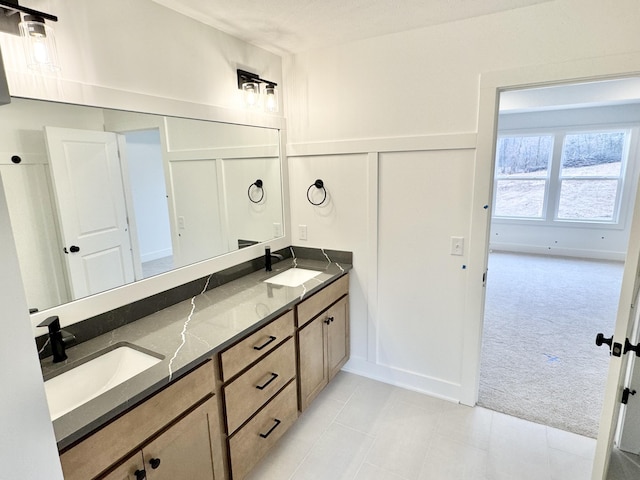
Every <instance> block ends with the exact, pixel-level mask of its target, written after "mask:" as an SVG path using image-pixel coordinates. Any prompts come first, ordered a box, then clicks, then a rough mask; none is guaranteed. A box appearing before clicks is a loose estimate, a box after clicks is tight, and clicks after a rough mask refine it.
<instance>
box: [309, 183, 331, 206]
mask: <svg viewBox="0 0 640 480" xmlns="http://www.w3.org/2000/svg"><path fill="white" fill-rule="evenodd" d="M312 187H316V188H317V189H320V188H321V189H322V191H323V192H324V196H323V197H322V200H320V202H318V203H314V202H313V200H311V197H310V196H309V194H310V193H311V188H312ZM326 199H327V189H326V188H324V182H323V181H322V180H320V179H318V180H316V181H315V182H313V183H312V184H311V185H309V188H307V200H309V203H310V204H311V205H315V206H316V207H318V206H320V205H322V204H323V203H324V201H325V200H326Z"/></svg>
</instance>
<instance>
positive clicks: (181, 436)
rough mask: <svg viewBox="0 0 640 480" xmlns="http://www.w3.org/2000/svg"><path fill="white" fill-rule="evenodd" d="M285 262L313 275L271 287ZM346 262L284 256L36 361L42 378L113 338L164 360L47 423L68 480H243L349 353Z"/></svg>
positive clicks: (105, 345) (285, 267)
mask: <svg viewBox="0 0 640 480" xmlns="http://www.w3.org/2000/svg"><path fill="white" fill-rule="evenodd" d="M291 267H296V271H295V272H292V273H296V274H298V273H304V271H305V270H313V271H315V272H312V274H313V275H314V276H313V278H311V279H308V280H306V281H302V280H297V281H300V282H301V283H300V284H298V285H295V283H296V280H295V279H294V280H290V279H287V280H286V281H285V280H283V282H284V283H285V284H280V283H278V281H277V276H278V275H280V274H281V273H283V272H285V271H287V270H288V269H290V268H291ZM350 268H351V265H350V264H347V263H335V262H329V261H326V260H324V261H323V260H317V259H316V260H311V259H302V258H298V259H295V260H292V259H285V260H284V261H282V262H278V263H276V264H274V268H273V272H265V271H263V270H260V271H255V272H253V273H250V274H248V275H245V276H242V277H241V278H238V279H236V280H233V281H231V282H229V283H226V284H224V285H221V286H218V287H216V288H212V289H207V288H206V287H205V288H204V289H203V291H202V293H200V294H198V295H196V296H194V297H193V298H190V299H187V300H185V301H182V302H180V303H178V304H175V305H172V306H171V307H168V308H165V309H163V310H161V311H159V312H157V313H154V314H152V315H149V316H147V317H144V318H142V319H140V320H137V321H135V322H133V323H130V324H128V325H125V326H123V327H120V328H117V329H116V330H113V331H111V332H109V333H107V334H104V335H101V336H99V337H97V338H94V339H92V340H89V341H87V342H84V343H81V344H80V345H78V346H76V347H73V348H71V349H70V350H68V351H67V353H68V355H69V359H68V360H67V362H65V364H63V365H60V364H55V365H54V364H51V363H50V360H44V361H43V372H44V375H45V379H47V378H49V377H50V376H52V375H56V374H59V373H61V372H64V371H65V370H68V369H69V368H72V367H73V366H74V365H75V364H76V362H80V361H82V359H83V358H86V357H87V356H90V355H92V354H95V352H98V351H101V350H103V349H108V348H113V346H116V345H120V344H130V345H132V346H135V347H136V348H140V349H144V350H145V351H149V352H152V353H154V354H155V355H157V356H159V357H162V358H161V360H160V361H159V362H158V363H156V364H155V365H153V366H151V367H148V368H147V369H146V370H144V371H143V372H142V373H139V374H137V375H135V376H133V377H132V378H130V379H129V380H126V381H124V382H123V383H121V384H119V385H117V386H116V387H114V388H112V389H110V390H108V391H106V392H104V393H102V394H101V395H99V396H97V397H96V398H94V399H92V400H89V401H87V402H86V403H84V404H82V405H80V406H78V407H77V408H75V409H73V410H71V411H70V412H69V413H67V414H64V415H62V416H61V417H59V418H57V419H56V420H54V430H55V432H56V438H57V441H58V447H59V450H60V453H61V455H60V458H61V462H62V467H63V471H64V475H65V479H67V480H75V479H82V480H87V479H92V478H100V479H109V480H123V479H135V480H140V479H144V478H147V479H150V480H155V479H177V478H189V479H192V480H197V479H216V480H221V479H233V480H240V479H242V478H244V477H245V476H246V475H247V474H248V473H249V472H250V471H251V469H252V468H253V467H254V466H255V465H256V464H257V463H258V461H259V460H260V459H261V458H262V457H264V455H266V454H267V452H268V451H269V449H270V448H271V447H272V446H273V445H274V444H275V443H276V442H277V441H278V440H279V439H280V438H281V437H282V435H283V434H284V433H285V432H286V431H287V429H288V428H289V427H290V426H291V425H293V424H294V423H295V421H296V419H297V418H298V414H299V412H301V411H303V410H304V409H305V408H307V406H308V405H309V404H310V403H311V401H312V400H313V398H315V396H316V395H317V394H318V393H319V392H320V391H321V390H322V389H323V388H324V387H325V386H326V385H327V383H328V381H329V380H330V379H331V378H332V377H333V376H334V375H335V374H336V373H337V372H338V371H339V370H340V368H341V367H342V366H343V365H344V363H345V362H346V361H347V360H348V358H349V317H348V298H349V296H348V289H349V274H348V270H349V269H350ZM317 272H319V273H317ZM288 276H289V277H291V275H288ZM296 276H297V275H296ZM274 278H275V280H274V281H275V282H276V283H267V282H265V280H270V279H274ZM291 282H293V283H291ZM287 283H289V285H288V284H287Z"/></svg>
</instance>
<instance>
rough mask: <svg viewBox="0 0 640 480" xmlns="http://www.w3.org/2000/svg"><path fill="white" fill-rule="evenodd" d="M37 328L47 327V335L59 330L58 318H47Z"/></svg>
mask: <svg viewBox="0 0 640 480" xmlns="http://www.w3.org/2000/svg"><path fill="white" fill-rule="evenodd" d="M38 326H39V327H48V328H49V333H52V332H57V331H58V330H60V318H59V317H58V316H57V315H54V316H53V317H48V318H46V319H45V320H43V321H42V322H40V323H39V324H38Z"/></svg>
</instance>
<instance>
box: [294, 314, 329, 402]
mask: <svg viewBox="0 0 640 480" xmlns="http://www.w3.org/2000/svg"><path fill="white" fill-rule="evenodd" d="M325 319H326V315H324V314H323V315H320V316H319V317H318V318H316V319H315V320H313V321H312V322H310V323H309V324H307V325H305V327H304V328H302V329H300V331H299V332H298V341H299V344H298V345H299V355H300V369H299V376H300V403H301V404H300V405H299V408H300V411H304V409H305V408H307V406H308V405H309V404H310V403H311V401H312V400H313V399H314V398H315V397H316V395H318V393H320V391H321V390H322V389H323V388H324V387H325V385H327V383H328V382H329V378H328V376H327V367H326V365H327V363H326V355H327V354H326V349H325V341H324V335H325V334H324V327H325V326H326V325H325V324H324V323H323V320H325Z"/></svg>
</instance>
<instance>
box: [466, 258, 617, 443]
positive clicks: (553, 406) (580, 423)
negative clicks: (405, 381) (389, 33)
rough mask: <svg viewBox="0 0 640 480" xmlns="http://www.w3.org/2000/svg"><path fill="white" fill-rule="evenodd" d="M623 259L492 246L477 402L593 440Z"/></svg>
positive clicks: (598, 414) (613, 323)
mask: <svg viewBox="0 0 640 480" xmlns="http://www.w3.org/2000/svg"><path fill="white" fill-rule="evenodd" d="M622 270H623V264H622V262H608V261H598V260H581V259H570V258H563V257H551V256H542V255H525V254H512V253H502V252H494V253H492V254H491V255H490V257H489V275H488V279H487V294H486V306H485V321H484V334H483V347H482V360H481V371H480V395H479V402H478V403H479V404H480V405H482V406H483V407H487V408H490V409H492V410H496V411H499V412H503V413H507V414H509V415H513V416H516V417H520V418H525V419H527V420H531V421H533V422H537V423H541V424H544V425H548V426H552V427H556V428H560V429H563V430H567V431H570V432H574V433H578V434H581V435H587V436H590V437H593V438H595V437H596V436H597V431H598V423H599V421H600V412H601V409H602V400H603V396H604V389H605V383H606V378H607V370H608V366H609V355H608V351H607V349H606V346H605V347H597V346H596V345H595V337H596V334H597V333H598V332H602V333H604V334H605V336H610V335H611V334H612V333H613V330H614V326H615V317H616V311H617V308H618V298H619V295H620V284H621V281H622Z"/></svg>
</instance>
